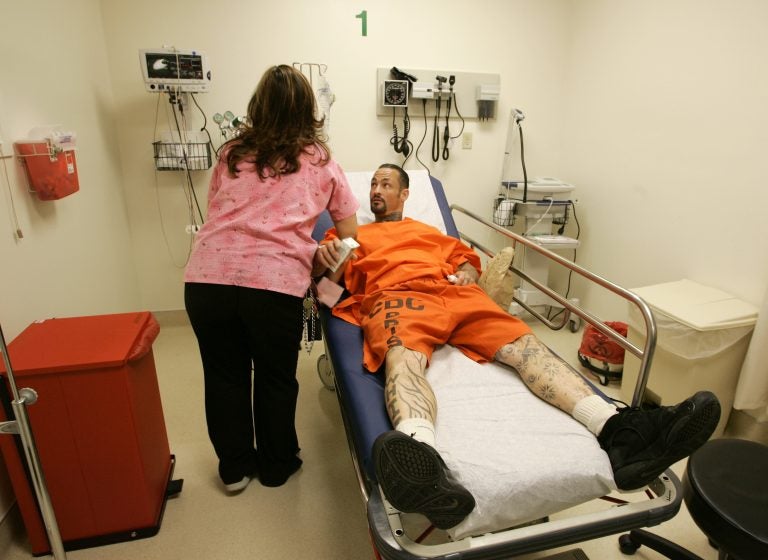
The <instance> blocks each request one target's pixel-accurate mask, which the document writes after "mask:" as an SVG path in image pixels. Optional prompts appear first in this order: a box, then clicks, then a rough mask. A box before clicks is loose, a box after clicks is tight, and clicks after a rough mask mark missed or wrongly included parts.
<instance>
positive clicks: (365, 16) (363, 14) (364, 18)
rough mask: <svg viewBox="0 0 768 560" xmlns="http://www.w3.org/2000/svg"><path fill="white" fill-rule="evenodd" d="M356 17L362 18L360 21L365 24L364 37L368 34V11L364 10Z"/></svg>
mask: <svg viewBox="0 0 768 560" xmlns="http://www.w3.org/2000/svg"><path fill="white" fill-rule="evenodd" d="M355 17H356V18H360V21H361V22H362V24H363V37H367V36H368V11H367V10H363V11H362V12H360V13H359V14H357V15H356V16H355Z"/></svg>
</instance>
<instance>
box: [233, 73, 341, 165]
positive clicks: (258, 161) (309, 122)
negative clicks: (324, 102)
mask: <svg viewBox="0 0 768 560" xmlns="http://www.w3.org/2000/svg"><path fill="white" fill-rule="evenodd" d="M248 121H249V122H248V123H247V124H246V125H245V126H244V127H243V129H242V132H241V133H240V135H239V136H238V137H237V138H234V139H232V140H230V141H229V142H228V143H227V144H226V145H225V152H224V153H225V156H224V158H225V161H226V163H227V169H228V170H229V173H230V175H232V176H236V175H237V165H238V164H239V163H240V162H242V161H246V162H249V163H253V164H254V165H255V167H256V172H257V173H258V174H259V178H261V179H262V180H263V179H266V178H267V177H275V176H280V175H289V174H291V173H295V172H296V171H298V170H299V168H300V167H301V163H300V162H299V157H300V156H301V154H302V153H310V152H309V150H308V148H309V147H310V146H316V147H317V148H318V150H317V152H316V153H317V156H318V159H317V161H316V163H317V164H319V165H325V164H326V163H327V162H328V160H329V159H330V150H329V148H328V145H327V144H326V138H325V136H324V134H323V119H317V118H315V94H314V92H313V91H312V87H311V86H310V85H309V82H308V81H307V79H306V78H305V77H304V74H302V73H301V72H299V71H298V70H296V69H295V68H293V67H291V66H288V65H285V64H281V65H279V66H273V67H271V68H269V69H267V71H266V72H264V75H263V76H262V77H261V80H260V81H259V84H258V86H256V91H254V93H253V96H252V97H251V100H250V102H249V103H248Z"/></svg>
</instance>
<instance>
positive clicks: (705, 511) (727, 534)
mask: <svg viewBox="0 0 768 560" xmlns="http://www.w3.org/2000/svg"><path fill="white" fill-rule="evenodd" d="M683 498H684V500H685V504H686V506H687V507H688V511H689V512H690V514H691V518H692V519H693V520H694V522H695V523H696V525H698V526H699V528H700V529H701V530H702V531H703V532H704V533H705V534H706V535H707V536H708V537H709V538H710V540H711V541H712V542H713V543H715V544H716V545H717V546H718V547H720V550H721V551H723V552H726V553H727V554H728V555H729V557H733V558H738V559H743V560H749V559H752V558H755V559H757V558H768V447H766V446H764V445H760V444H759V443H755V442H753V441H747V440H740V439H716V440H711V441H709V442H707V443H706V444H705V445H703V446H702V447H701V448H699V449H698V450H697V451H696V452H695V453H693V454H692V455H691V456H690V458H689V460H688V467H687V469H686V471H685V474H684V475H683Z"/></svg>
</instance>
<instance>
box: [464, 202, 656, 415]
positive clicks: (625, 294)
mask: <svg viewBox="0 0 768 560" xmlns="http://www.w3.org/2000/svg"><path fill="white" fill-rule="evenodd" d="M450 208H451V211H452V212H453V211H456V212H459V213H461V214H464V215H466V216H468V217H470V218H472V219H474V220H475V221H476V222H478V223H481V224H483V225H485V226H487V227H489V228H491V229H492V230H494V231H496V232H497V233H499V234H501V235H503V236H505V237H507V238H509V239H511V240H512V244H513V247H514V246H515V245H516V244H517V243H520V244H521V245H524V246H525V247H526V250H528V249H531V250H533V251H537V252H538V253H541V254H542V255H544V256H545V257H547V258H549V259H551V260H553V261H554V262H556V263H557V264H559V265H561V266H563V267H565V268H567V269H569V270H571V271H573V272H575V273H576V274H578V275H580V276H582V277H583V278H586V279H587V280H589V281H591V282H593V283H595V284H597V285H598V286H600V287H602V288H605V289H607V290H609V291H611V292H613V293H614V294H616V295H617V296H619V297H621V298H623V299H625V300H627V301H629V302H630V303H632V304H633V305H634V306H635V307H637V309H638V311H639V312H640V314H641V315H642V317H643V321H644V322H645V332H646V337H645V343H644V345H643V348H642V349H640V348H639V347H637V346H635V345H634V344H632V343H631V342H630V341H629V340H628V339H627V338H625V337H624V336H622V335H621V334H620V333H618V332H617V331H615V330H614V329H612V328H611V327H609V326H608V325H606V324H605V323H604V322H603V321H602V320H601V319H600V318H599V317H597V316H596V315H594V314H593V313H590V312H589V311H587V310H586V309H584V308H582V307H581V306H579V305H576V304H575V303H573V302H571V301H569V300H567V299H566V298H564V297H563V296H561V295H560V294H558V293H557V292H555V291H554V290H552V289H551V288H550V287H549V286H546V285H544V284H542V283H541V282H539V281H538V280H536V279H535V278H531V277H530V276H529V275H528V274H526V273H525V272H524V271H522V270H519V269H518V268H516V267H515V266H513V265H510V267H509V270H511V271H512V272H513V273H514V274H516V275H517V276H519V277H520V278H522V279H523V280H525V281H527V282H528V283H529V284H531V285H532V286H534V287H535V288H536V289H538V290H540V291H541V292H542V293H544V294H546V295H547V296H549V297H550V298H552V299H553V300H554V301H556V302H557V303H558V304H560V305H561V306H562V307H563V308H564V309H565V313H564V314H563V320H562V322H561V323H560V324H554V323H552V322H551V321H550V320H549V319H547V318H546V317H544V316H543V315H542V314H541V313H539V312H538V311H536V310H535V309H533V308H531V307H530V306H529V305H527V304H526V303H525V302H522V301H520V300H518V299H517V298H513V299H514V301H515V302H516V303H518V304H519V305H520V306H521V307H523V309H525V310H526V311H528V312H529V313H530V314H531V315H533V316H534V317H536V318H537V319H539V320H540V321H541V322H542V323H544V324H545V325H547V326H548V327H549V328H550V329H554V330H557V329H560V328H562V327H563V326H564V325H565V324H567V322H568V320H569V318H570V313H575V314H576V315H578V316H579V317H581V318H582V319H583V320H585V321H586V322H588V323H589V324H590V325H592V326H593V327H595V328H596V329H597V330H598V331H600V332H601V333H603V334H604V335H605V336H607V337H608V338H609V339H611V340H613V341H614V342H616V343H617V344H619V345H620V346H621V347H622V348H624V349H625V350H626V351H628V352H631V353H632V354H633V355H634V356H636V357H637V358H638V359H639V360H640V371H639V373H638V376H637V383H636V385H635V390H634V393H633V396H632V406H639V405H640V404H641V403H642V399H643V395H644V393H645V387H646V385H647V383H648V375H649V373H650V367H651V361H652V359H653V352H654V349H655V348H656V336H657V335H656V321H655V319H654V318H653V314H652V313H651V309H650V307H648V304H647V303H645V301H643V300H642V299H641V298H640V297H639V296H637V295H636V294H634V293H632V292H630V291H629V290H626V289H624V288H622V287H621V286H618V285H616V284H614V283H613V282H610V281H609V280H606V279H605V278H603V277H601V276H598V275H597V274H594V273H592V272H590V271H588V270H586V269H585V268H582V267H581V266H579V265H578V264H576V263H574V262H572V261H569V260H568V259H566V258H564V257H561V256H560V255H558V254H557V253H554V252H553V251H550V250H549V249H546V248H545V247H543V246H541V245H539V244H538V243H535V242H534V241H531V240H530V239H529V238H527V237H525V236H522V235H519V234H517V233H515V232H512V231H509V230H508V229H506V228H504V227H501V226H499V225H497V224H494V223H493V222H489V221H488V220H486V219H485V218H482V217H480V216H478V215H477V214H475V213H474V212H471V211H470V210H467V209H466V208H463V207H461V206H458V205H456V204H452V205H451V207H450ZM459 235H460V236H461V238H462V239H463V240H465V241H466V242H467V243H468V244H469V245H470V246H471V247H473V248H476V249H479V250H480V251H482V252H483V253H485V254H486V255H488V256H493V254H494V253H493V252H492V251H490V250H488V249H487V248H486V247H484V246H483V245H482V244H480V243H479V242H477V241H476V240H474V239H472V238H470V237H469V236H467V235H465V234H464V233H462V232H461V231H460V232H459Z"/></svg>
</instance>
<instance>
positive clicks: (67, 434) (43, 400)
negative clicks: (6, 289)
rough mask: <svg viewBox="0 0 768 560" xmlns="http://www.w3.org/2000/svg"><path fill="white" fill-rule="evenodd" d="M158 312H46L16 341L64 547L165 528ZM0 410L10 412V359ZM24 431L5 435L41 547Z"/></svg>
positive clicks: (20, 381) (36, 545)
mask: <svg viewBox="0 0 768 560" xmlns="http://www.w3.org/2000/svg"><path fill="white" fill-rule="evenodd" d="M159 330H160V329H159V326H158V324H157V321H156V320H155V318H154V317H153V316H152V314H151V313H149V312H138V313H123V314H114V315H97V316H90V317H72V318H62V319H48V320H44V321H38V322H35V323H33V324H32V325H30V326H29V327H27V329H25V330H24V331H23V332H22V333H21V334H19V336H18V337H17V338H16V339H14V340H13V342H11V343H10V344H9V345H8V355H9V357H10V361H11V366H12V367H13V372H14V376H15V379H16V385H17V386H18V387H19V388H22V387H30V388H32V389H34V390H35V391H37V394H38V400H37V402H36V403H35V404H33V405H31V406H29V407H28V414H29V420H30V424H31V427H32V432H33V434H34V437H35V441H36V444H37V448H38V454H39V456H40V462H41V465H42V470H43V474H44V476H45V480H46V483H47V486H48V492H49V494H50V496H51V502H52V504H53V509H54V512H55V515H56V521H57V523H58V526H59V531H60V533H61V538H62V541H63V542H64V548H65V549H66V550H74V549H77V548H86V547H90V546H97V545H102V544H109V543H114V542H121V541H126V540H133V539H136V538H143V537H149V536H152V535H155V534H157V531H158V530H159V529H160V522H161V520H162V514H163V510H164V508H165V502H166V498H167V496H168V494H169V493H171V492H170V491H169V487H171V488H173V489H174V491H178V490H180V485H179V482H178V481H171V476H172V474H173V467H174V463H175V459H174V457H173V456H172V455H171V454H170V451H169V446H168V437H167V434H166V430H165V421H164V418H163V409H162V403H161V401H160V392H159V389H158V384H157V375H156V372H155V363H154V356H153V353H152V343H153V341H154V340H155V338H156V337H157V334H158V333H159ZM0 372H2V373H3V379H4V381H3V383H2V384H0V385H2V389H3V391H4V392H5V395H4V397H3V399H2V400H3V405H4V406H3V407H0V420H6V419H10V418H11V416H12V411H11V408H10V398H11V397H10V396H9V395H10V389H9V388H8V386H7V376H6V375H5V373H6V372H5V367H4V365H3V364H0ZM17 437H18V436H14V437H2V436H0V450H2V454H3V458H4V459H5V462H6V465H7V467H8V471H9V474H10V478H11V483H12V485H13V488H14V492H15V493H16V497H17V501H18V504H19V509H20V511H21V515H22V518H23V520H24V525H25V527H26V529H27V533H28V536H29V541H30V544H31V546H32V553H33V554H35V555H40V554H46V553H48V552H50V545H49V543H48V539H47V535H46V532H45V526H44V525H43V522H42V518H41V516H40V513H39V510H38V506H37V503H36V499H35V495H34V491H33V488H34V487H33V486H32V485H31V483H30V480H29V477H28V473H27V471H26V465H25V463H24V461H23V459H22V457H23V452H22V451H21V449H20V447H19V442H18V441H14V440H15V439H16V438H17ZM172 482H173V484H172Z"/></svg>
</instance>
